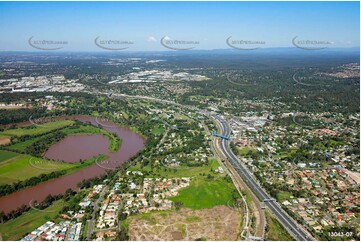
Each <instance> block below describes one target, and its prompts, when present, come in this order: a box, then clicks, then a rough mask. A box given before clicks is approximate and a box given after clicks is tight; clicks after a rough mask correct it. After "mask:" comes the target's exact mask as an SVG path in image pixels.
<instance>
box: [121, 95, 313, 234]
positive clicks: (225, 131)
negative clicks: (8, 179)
mask: <svg viewBox="0 0 361 242" xmlns="http://www.w3.org/2000/svg"><path fill="white" fill-rule="evenodd" d="M114 96H118V97H128V98H136V99H148V100H153V101H157V102H163V103H166V104H169V105H175V106H179V107H183V108H186V109H190V110H193V111H196V112H198V113H200V114H204V115H207V116H209V117H211V118H213V119H214V120H216V121H217V122H219V123H220V127H222V135H223V136H226V137H229V135H230V134H231V128H230V126H229V124H228V123H227V122H226V121H225V120H224V119H223V118H222V117H221V116H220V115H216V114H211V113H209V112H207V111H204V110H201V109H198V108H196V107H190V106H185V105H181V104H179V103H176V102H173V101H168V100H162V99H158V98H154V97H147V96H131V95H125V94H114ZM220 147H221V151H222V152H223V153H224V154H225V156H226V157H227V158H228V159H229V161H230V162H231V164H232V165H233V166H234V168H235V169H236V171H237V172H238V174H239V175H240V176H241V178H242V179H243V180H244V182H245V183H246V184H247V185H248V186H249V187H250V189H251V190H252V191H253V192H254V194H255V195H256V196H257V197H258V198H259V199H260V200H261V201H263V202H264V203H265V205H267V207H268V208H269V209H270V210H271V212H272V213H273V214H274V215H275V216H276V217H277V219H278V221H279V222H280V223H281V224H282V225H283V226H284V227H285V228H286V229H287V230H288V232H289V233H290V234H291V235H293V237H294V238H295V239H296V240H299V241H311V240H315V238H313V237H312V236H311V235H310V234H309V233H308V232H307V231H306V230H305V229H304V228H303V227H302V226H301V225H299V224H298V223H297V222H296V221H295V220H293V219H292V218H291V216H289V215H288V214H287V213H286V212H285V211H284V210H283V209H282V208H281V206H280V205H279V204H278V203H277V202H276V201H275V200H274V199H272V197H271V196H269V195H268V194H267V193H266V192H265V191H264V190H263V189H262V187H261V186H260V185H259V184H258V183H257V182H256V180H255V178H254V177H253V176H252V175H251V173H250V171H249V170H248V169H247V168H246V167H245V166H244V165H243V164H242V163H241V162H240V160H239V159H238V158H237V156H236V155H235V154H234V153H233V152H232V151H231V149H230V146H229V141H228V140H225V139H222V140H221V141H220Z"/></svg>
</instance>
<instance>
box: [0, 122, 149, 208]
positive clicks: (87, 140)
mask: <svg viewBox="0 0 361 242" xmlns="http://www.w3.org/2000/svg"><path fill="white" fill-rule="evenodd" d="M58 119H77V120H79V121H82V122H87V123H88V122H90V123H91V124H93V125H95V126H98V127H101V128H103V129H105V130H107V131H109V132H112V133H115V134H116V135H117V136H118V137H119V138H120V139H121V142H122V143H121V146H120V149H119V150H118V151H116V152H109V150H108V145H109V141H108V139H107V138H106V137H104V136H102V135H91V136H68V137H66V138H65V139H63V140H62V141H60V142H58V143H57V144H55V145H53V146H51V147H50V148H49V150H48V151H47V152H46V154H45V156H46V157H48V158H50V159H54V160H61V161H65V162H78V161H79V160H80V159H83V160H85V159H88V158H90V157H94V156H96V155H98V154H105V155H108V156H109V158H107V159H106V160H105V161H99V162H96V163H94V164H92V165H90V166H88V167H86V168H84V169H82V170H80V171H77V172H74V173H72V174H69V175H65V176H61V177H59V178H55V179H52V180H49V181H46V182H43V183H41V184H38V185H36V186H32V187H28V188H25V189H22V190H20V191H18V192H15V193H12V194H9V195H7V196H3V197H0V211H4V212H5V213H8V212H10V211H12V210H15V209H17V208H18V207H20V206H21V205H26V206H28V205H29V202H30V201H35V200H36V201H43V200H44V199H45V198H46V196H47V195H49V194H51V195H57V194H62V193H64V192H65V191H66V190H67V189H68V188H72V189H73V190H76V189H77V184H78V183H79V182H80V181H82V180H84V179H85V180H86V179H90V178H94V177H97V176H100V175H103V174H104V173H105V172H106V170H114V169H116V167H118V166H119V165H121V164H123V163H124V162H126V161H127V160H128V159H130V158H131V157H132V156H134V155H136V154H137V153H138V152H139V151H140V150H141V149H143V147H144V142H145V140H144V138H143V137H141V136H140V135H138V134H136V133H134V132H133V131H131V130H130V129H129V128H127V127H121V126H118V125H116V124H114V123H112V122H108V121H101V120H98V119H96V118H94V117H90V116H68V117H60V118H58ZM23 124H24V123H22V125H23Z"/></svg>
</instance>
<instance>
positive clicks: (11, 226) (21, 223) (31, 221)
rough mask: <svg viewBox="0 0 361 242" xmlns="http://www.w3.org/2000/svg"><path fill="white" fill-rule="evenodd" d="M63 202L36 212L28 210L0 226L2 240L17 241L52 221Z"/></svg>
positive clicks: (59, 201) (56, 202)
mask: <svg viewBox="0 0 361 242" xmlns="http://www.w3.org/2000/svg"><path fill="white" fill-rule="evenodd" d="M62 204H63V201H62V200H58V201H55V202H54V203H53V204H52V205H51V206H49V207H48V208H46V209H44V211H38V210H35V209H30V210H29V211H28V212H26V213H24V214H22V215H20V216H19V217H17V218H15V219H12V220H9V221H7V222H5V223H2V224H0V233H1V236H2V239H3V240H19V239H21V238H22V237H23V236H24V235H26V234H27V233H29V232H31V231H33V230H34V229H36V228H37V227H39V226H41V225H42V224H44V223H45V222H46V221H49V220H52V219H54V218H55V217H56V216H57V215H58V213H59V211H60V210H61V208H62Z"/></svg>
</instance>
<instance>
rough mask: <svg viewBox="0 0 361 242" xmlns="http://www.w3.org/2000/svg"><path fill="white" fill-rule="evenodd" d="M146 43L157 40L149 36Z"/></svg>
mask: <svg viewBox="0 0 361 242" xmlns="http://www.w3.org/2000/svg"><path fill="white" fill-rule="evenodd" d="M148 41H149V42H157V39H156V38H155V37H154V36H149V37H148Z"/></svg>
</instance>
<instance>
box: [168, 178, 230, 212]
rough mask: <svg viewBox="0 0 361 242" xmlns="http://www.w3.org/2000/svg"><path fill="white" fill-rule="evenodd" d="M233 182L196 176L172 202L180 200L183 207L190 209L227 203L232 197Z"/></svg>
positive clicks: (172, 198)
mask: <svg viewBox="0 0 361 242" xmlns="http://www.w3.org/2000/svg"><path fill="white" fill-rule="evenodd" d="M232 189H233V184H232V183H228V182H227V181H225V180H223V179H216V180H207V179H205V178H196V179H193V180H192V181H191V184H190V186H188V187H186V188H184V189H182V190H180V191H179V194H178V195H177V196H175V197H171V198H169V199H170V200H172V201H173V202H182V203H183V205H184V207H187V208H192V209H203V208H212V207H214V206H217V205H227V202H228V201H229V200H231V199H232Z"/></svg>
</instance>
